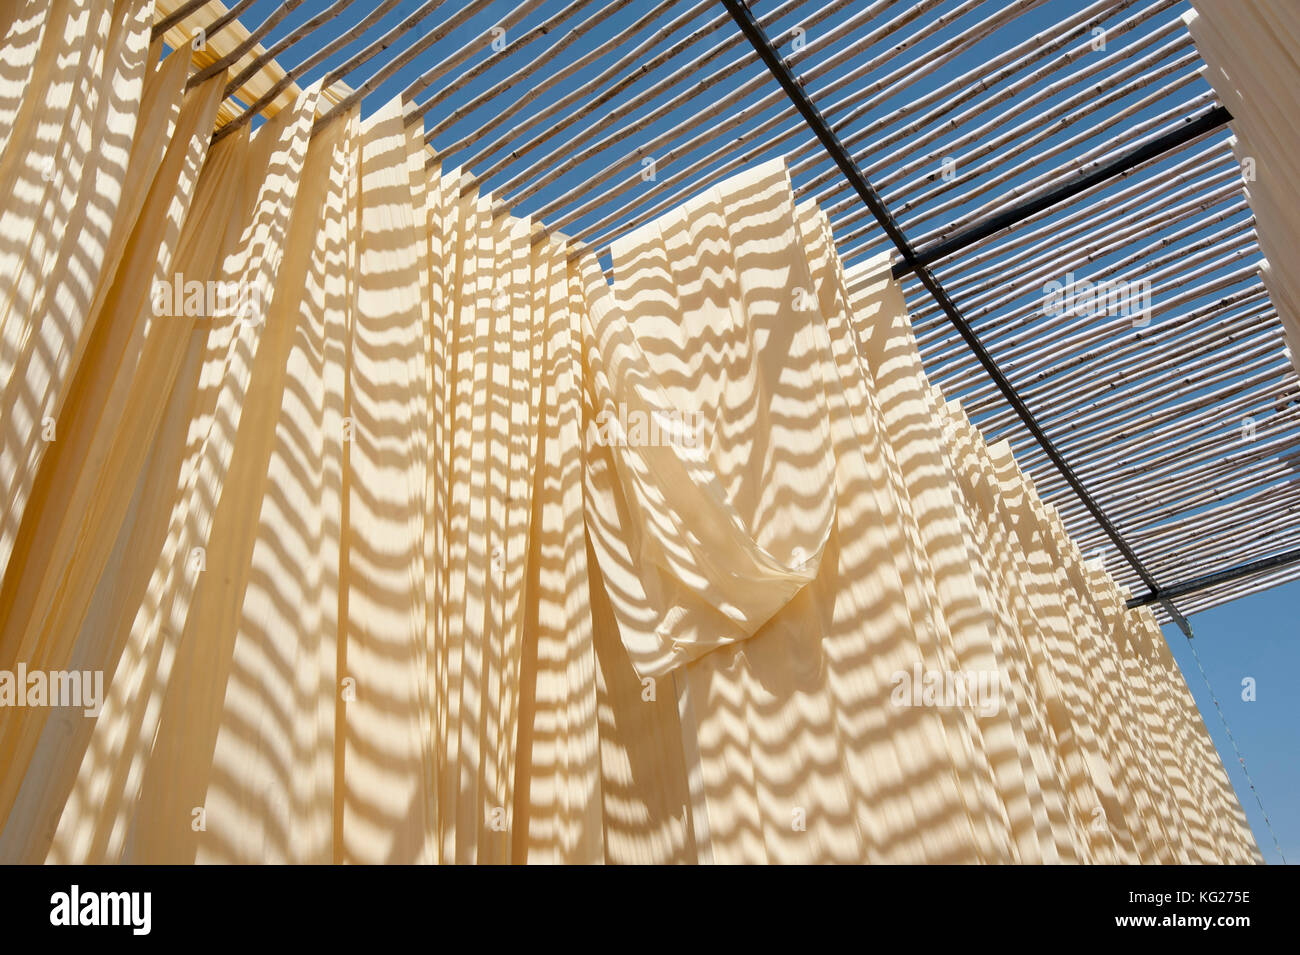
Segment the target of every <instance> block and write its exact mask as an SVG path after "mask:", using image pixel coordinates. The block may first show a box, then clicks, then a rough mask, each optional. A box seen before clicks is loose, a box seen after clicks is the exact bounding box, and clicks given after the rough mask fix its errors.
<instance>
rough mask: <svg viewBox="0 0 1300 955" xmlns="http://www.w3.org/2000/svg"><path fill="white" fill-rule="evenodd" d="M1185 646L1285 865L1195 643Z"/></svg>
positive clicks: (1190, 640) (1280, 848)
mask: <svg viewBox="0 0 1300 955" xmlns="http://www.w3.org/2000/svg"><path fill="white" fill-rule="evenodd" d="M1187 645H1188V646H1189V647H1191V648H1192V659H1193V660H1195V661H1196V668H1197V669H1198V670H1200V671H1201V679H1202V680H1204V681H1205V688H1206V689H1207V690H1209V691H1210V699H1211V700H1213V701H1214V708H1215V709H1216V710H1218V711H1219V722H1220V723H1222V724H1223V732H1224V733H1226V734H1227V735H1228V742H1229V743H1231V744H1232V751H1233V752H1234V753H1236V754H1237V762H1238V763H1240V764H1241V772H1242V773H1243V775H1245V777H1246V783H1247V785H1249V786H1250V791H1251V792H1252V793H1254V794H1255V802H1257V803H1258V804H1259V812H1260V815H1262V816H1263V817H1264V825H1265V826H1266V827H1267V828H1268V834H1269V835H1270V836H1272V837H1273V847H1274V848H1275V849H1277V854H1278V857H1279V858H1280V859H1281V860H1282V864H1283V865H1286V864H1287V861H1286V855H1285V854H1284V853H1283V852H1282V844H1281V843H1280V842H1278V840H1277V833H1276V832H1274V831H1273V823H1272V822H1270V821H1269V818H1268V811H1267V810H1265V809H1264V800H1263V799H1261V798H1260V796H1259V790H1257V789H1256V788H1255V780H1253V779H1251V777H1250V770H1249V769H1247V768H1246V758H1245V757H1244V756H1242V755H1241V749H1240V748H1238V746H1237V739H1236V737H1235V736H1233V735H1232V729H1231V728H1230V727H1229V726H1228V718H1227V717H1226V716H1224V715H1223V707H1222V706H1220V705H1219V697H1218V695H1217V694H1215V692H1214V687H1212V686H1210V678H1209V676H1208V675H1207V674H1206V672H1205V667H1204V665H1202V663H1201V655H1200V654H1199V653H1197V652H1196V641H1195V640H1193V639H1192V638H1191V637H1190V636H1188V638H1187Z"/></svg>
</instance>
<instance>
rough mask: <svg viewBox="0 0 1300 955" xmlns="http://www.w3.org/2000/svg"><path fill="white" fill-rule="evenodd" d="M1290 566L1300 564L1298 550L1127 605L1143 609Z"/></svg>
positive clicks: (1134, 599) (1196, 579) (1218, 572)
mask: <svg viewBox="0 0 1300 955" xmlns="http://www.w3.org/2000/svg"><path fill="white" fill-rule="evenodd" d="M1291 564H1300V548H1296V549H1295V550H1287V551H1283V552H1282V553H1280V554H1274V555H1273V556H1272V557H1261V558H1260V559H1259V560H1251V561H1247V562H1246V563H1244V564H1236V565H1235V566H1232V567H1228V568H1225V569H1224V570H1216V571H1215V572H1214V573H1211V574H1204V575H1202V576H1200V577H1193V578H1192V579H1191V580H1184V581H1182V582H1181V583H1177V584H1171V585H1170V586H1168V587H1162V588H1160V589H1159V590H1156V591H1153V592H1151V593H1145V594H1142V595H1141V596H1138V597H1131V598H1130V599H1129V601H1128V605H1129V606H1130V607H1145V606H1146V605H1147V604H1153V603H1158V602H1162V601H1165V600H1172V599H1173V598H1175V597H1185V596H1187V595H1188V594H1191V593H1195V592H1196V591H1198V590H1205V589H1207V588H1209V587H1215V586H1217V585H1219V584H1226V583H1229V582H1230V581H1233V580H1239V579H1241V578H1242V577H1249V576H1251V575H1252V574H1258V573H1262V572H1263V571H1266V570H1276V569H1277V568H1279V567H1288V566H1290V565H1291Z"/></svg>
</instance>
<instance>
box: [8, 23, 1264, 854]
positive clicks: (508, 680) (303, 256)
mask: <svg viewBox="0 0 1300 955" xmlns="http://www.w3.org/2000/svg"><path fill="white" fill-rule="evenodd" d="M150 19H151V14H150V10H149V7H148V5H147V4H144V5H141V4H133V3H126V2H124V0H123V2H119V3H117V4H111V3H108V2H106V0H102V2H98V3H95V2H91V0H62V2H59V0H49V2H48V3H35V2H33V3H30V4H28V5H27V6H26V7H24V8H23V11H21V12H20V15H16V16H14V17H12V18H10V19H9V20H6V21H4V22H2V23H0V26H2V27H3V28H4V35H5V36H6V37H7V38H8V39H7V42H6V45H5V46H4V47H3V48H2V49H0V58H3V60H4V62H5V63H6V64H8V65H9V66H11V67H12V69H11V70H10V71H9V72H8V73H6V76H14V77H17V79H16V80H6V84H7V85H6V86H5V87H4V88H3V91H2V92H3V96H2V97H0V108H3V109H4V110H6V111H7V115H8V116H10V117H11V118H12V122H11V123H10V125H9V126H8V127H7V130H8V131H7V133H6V140H5V142H4V145H3V151H2V152H0V162H3V163H4V164H5V168H6V169H7V170H10V172H11V174H12V175H15V176H17V177H18V180H19V182H20V186H19V188H16V189H15V190H13V191H12V193H11V194H9V195H5V196H2V197H0V218H2V219H3V221H4V222H5V223H9V224H11V225H12V227H13V229H14V230H15V232H16V234H17V236H18V240H16V241H12V242H10V240H9V238H6V240H5V241H6V242H10V244H9V245H6V246H5V247H4V252H3V254H4V260H3V265H4V282H5V283H6V284H4V285H3V287H0V291H2V292H3V295H4V298H3V300H2V303H3V311H2V312H0V317H2V318H3V330H4V336H5V337H4V348H5V351H4V361H5V365H4V366H3V370H4V376H3V379H0V386H2V387H3V388H4V389H5V394H6V405H5V415H6V418H5V428H4V442H5V443H4V445H3V448H2V449H0V451H2V452H3V455H4V458H3V461H4V470H3V473H2V475H0V477H3V479H4V480H5V481H6V482H8V483H7V484H6V491H7V497H6V505H5V509H4V512H3V521H4V523H3V534H4V537H3V539H2V540H3V542H4V551H3V557H4V560H3V562H0V572H2V573H3V580H2V582H0V675H2V674H13V673H16V672H17V671H18V669H19V667H23V668H25V669H26V670H27V671H29V672H30V671H37V670H39V671H83V670H84V671H92V672H98V673H101V674H102V675H103V678H104V698H103V699H102V701H101V702H102V706H101V707H98V708H97V711H96V712H94V713H91V714H89V715H86V714H83V711H82V709H80V708H72V707H66V706H44V705H41V706H17V705H15V704H14V702H13V701H12V700H11V701H6V700H5V699H4V698H3V696H0V704H3V705H2V706H0V766H2V767H3V775H2V776H0V860H3V861H29V862H39V861H49V862H304V863H319V862H324V863H329V862H349V863H351V862H357V863H384V862H467V863H474V862H485V863H504V862H710V861H711V862H857V861H879V862H995V861H1018V862H1166V861H1254V860H1257V859H1258V854H1257V852H1256V850H1255V848H1254V844H1253V842H1252V841H1251V838H1250V835H1249V831H1248V830H1247V828H1246V826H1245V821H1244V818H1243V817H1242V814H1241V812H1240V809H1239V807H1238V806H1237V803H1236V799H1235V797H1234V795H1233V793H1232V790H1231V787H1230V786H1229V784H1228V781H1227V778H1226V776H1225V775H1224V773H1223V770H1222V767H1221V766H1220V765H1219V763H1218V760H1217V757H1216V756H1215V753H1214V750H1213V747H1212V746H1211V745H1210V743H1209V739H1208V737H1207V735H1206V733H1205V730H1204V727H1203V725H1202V724H1201V721H1200V718H1199V715H1198V714H1197V712H1196V710H1195V706H1194V704H1193V703H1192V700H1191V697H1190V696H1189V695H1188V694H1187V692H1186V689H1185V687H1184V685H1183V683H1182V679H1181V676H1180V675H1179V674H1178V672H1177V668H1176V667H1175V666H1174V665H1173V661H1172V660H1171V658H1170V657H1169V654H1168V651H1167V648H1166V647H1165V645H1164V642H1163V638H1162V636H1161V634H1160V632H1159V630H1158V628H1157V627H1156V625H1155V622H1154V619H1153V618H1152V617H1151V615H1150V614H1149V613H1147V612H1146V611H1137V612H1129V611H1127V610H1125V609H1124V603H1123V595H1122V594H1120V593H1119V592H1118V591H1117V590H1116V589H1115V586H1114V584H1113V583H1112V582H1111V580H1110V579H1109V578H1108V577H1107V576H1106V575H1105V574H1104V573H1103V572H1101V571H1099V570H1094V569H1090V568H1089V567H1088V566H1087V565H1086V564H1085V563H1084V562H1083V560H1082V558H1081V555H1080V554H1079V552H1078V550H1077V548H1075V547H1074V545H1073V544H1072V543H1071V542H1070V541H1069V539H1068V537H1067V536H1066V535H1065V532H1064V530H1063V528H1062V526H1061V524H1060V521H1059V519H1058V518H1057V517H1056V515H1055V514H1054V513H1053V511H1052V510H1051V509H1050V508H1049V507H1046V506H1044V505H1043V504H1042V503H1041V502H1040V501H1039V500H1038V498H1037V497H1036V495H1035V493H1034V490H1033V486H1032V483H1031V482H1030V481H1029V480H1028V479H1027V478H1026V477H1024V476H1023V475H1022V474H1020V472H1019V471H1018V469H1017V468H1016V465H1015V462H1014V461H1013V460H1012V459H1011V457H1010V454H1009V452H1008V451H1007V449H1006V447H1005V445H995V446H993V447H987V446H986V445H985V444H984V442H983V440H982V438H981V437H980V435H979V434H978V432H977V431H975V430H974V429H973V428H972V427H971V426H970V425H969V423H968V422H967V421H966V420H965V418H964V416H963V415H962V413H961V411H960V409H959V408H956V407H954V406H951V405H949V404H947V403H945V402H944V400H943V398H942V396H941V395H938V394H937V393H936V392H934V391H933V389H931V388H930V386H929V384H928V382H927V381H926V379H925V375H924V372H923V370H922V367H921V364H920V359H919V357H918V354H917V351H916V347H915V343H914V341H913V339H912V333H911V327H910V323H909V321H908V318H907V314H906V310H905V308H904V305H903V301H902V298H901V295H900V292H899V289H898V287H897V285H896V284H895V283H894V282H893V280H892V279H890V278H889V271H888V262H886V261H883V260H876V261H872V262H868V263H865V264H864V265H863V266H861V267H859V268H857V269H854V270H853V271H852V272H851V273H849V274H847V275H846V274H845V272H844V270H843V268H842V266H841V264H840V262H839V259H838V257H837V255H836V253H835V249H834V245H833V242H832V241H831V236H830V230H829V226H828V223H827V221H826V218H825V216H824V215H823V214H822V213H821V212H820V211H819V210H818V209H817V208H816V207H815V206H812V205H809V204H804V205H798V206H797V205H796V204H795V201H794V196H793V193H792V191H791V188H790V181H789V177H788V175H787V173H786V170H785V169H784V167H783V166H782V165H781V163H779V162H775V163H768V164H765V165H762V166H760V167H758V168H756V169H753V170H750V171H749V172H746V173H744V174H741V175H739V176H737V177H735V178H733V179H731V180H728V181H727V182H725V183H723V184H721V185H719V186H717V187H714V188H713V189H710V190H708V191H707V192H705V193H703V194H701V195H700V196H698V197H697V198H695V199H693V200H691V201H690V202H688V203H686V204H685V205H683V206H682V207H681V208H679V209H677V210H675V211H673V212H671V213H670V214H668V215H666V216H664V217H663V218H661V219H659V220H657V221H655V222H654V223H651V224H650V225H647V226H645V227H644V228H642V229H640V230H638V231H637V232H635V233H634V234H632V235H629V236H627V237H625V238H624V239H622V240H620V241H619V242H618V243H617V244H616V245H615V247H614V249H613V268H614V273H615V281H614V283H613V284H612V285H611V284H610V283H608V282H607V281H606V279H605V277H604V275H603V273H602V271H601V268H600V266H599V265H598V264H597V262H596V261H595V260H594V259H593V258H592V257H591V256H590V255H588V254H585V253H583V254H574V253H572V252H571V251H570V249H568V248H567V247H566V246H565V245H563V244H561V243H560V242H558V241H556V240H554V239H552V238H549V237H545V236H544V235H542V234H541V233H540V231H539V227H538V226H536V225H535V224H534V223H532V222H531V221H529V220H528V219H516V218H514V217H512V216H509V215H495V214H494V212H493V208H494V205H495V203H494V201H493V199H492V197H491V196H487V195H479V194H478V193H477V192H475V191H473V190H471V191H469V192H468V193H466V194H464V195H462V175H461V171H460V170H456V169H450V170H448V169H441V168H439V167H438V166H437V165H436V164H434V163H431V162H429V161H428V156H429V154H428V152H427V150H426V149H425V148H424V145H423V139H422V135H421V134H420V128H419V126H418V125H413V126H412V127H410V128H408V127H407V124H406V122H405V117H404V115H403V110H402V108H401V106H400V105H399V104H398V103H396V102H394V103H389V104H387V105H385V106H383V107H381V108H379V109H377V110H375V111H373V112H372V113H368V114H367V115H365V116H362V115H360V114H359V113H358V112H357V111H355V110H354V111H353V112H351V113H350V114H348V115H346V116H343V117H341V118H339V119H338V120H336V121H334V122H331V123H329V124H327V125H325V126H324V127H323V128H320V129H317V128H316V121H317V117H318V116H319V114H320V107H321V105H322V103H328V102H330V101H331V96H332V94H330V93H329V92H328V91H323V90H321V89H319V88H316V87H313V88H311V89H307V90H302V91H300V92H299V93H298V94H297V96H296V97H295V98H294V99H293V100H292V101H291V102H288V103H286V104H285V105H284V108H283V109H280V110H279V111H278V112H276V113H275V115H274V116H273V117H272V118H271V119H270V120H269V121H267V122H266V123H265V124H263V125H262V126H261V127H260V128H258V129H257V130H256V131H250V130H249V129H248V128H247V127H246V128H243V129H241V130H239V131H238V132H236V133H234V134H232V135H229V136H226V137H224V138H222V139H221V140H219V141H218V142H216V143H215V144H213V143H212V142H211V132H212V130H213V126H214V124H215V123H218V122H219V121H220V114H219V112H218V105H219V101H220V99H221V92H222V90H223V89H224V85H225V83H226V81H227V78H226V77H225V76H216V77H213V78H212V79H211V80H209V81H207V82H205V83H203V84H201V85H199V86H198V87H197V88H195V89H193V90H190V91H188V92H187V91H185V88H184V87H185V83H186V80H187V78H188V76H189V75H191V71H192V69H193V67H194V64H193V63H192V61H191V59H190V56H191V53H190V51H189V50H187V49H182V50H180V51H179V52H173V53H171V54H169V55H168V56H167V57H166V58H165V59H161V61H160V60H159V57H160V54H161V49H160V47H158V46H155V47H153V48H152V49H151V48H149V46H148V42H147V41H148V29H149V22H150ZM69 35H72V36H79V35H84V36H85V37H86V38H87V43H86V44H85V46H84V49H83V48H82V46H80V45H79V46H78V47H77V49H78V50H79V53H78V57H79V58H77V59H75V60H71V61H69V62H73V63H75V64H78V65H77V67H76V69H77V70H79V71H80V72H77V73H76V75H75V76H74V77H73V78H72V79H70V80H69V82H71V83H75V84H82V85H84V86H85V88H87V89H89V90H90V91H91V95H89V96H85V97H75V96H70V95H64V94H63V93H60V94H59V95H55V96H51V97H48V98H46V97H44V96H43V95H42V92H41V91H36V87H34V86H33V84H34V83H35V78H36V77H45V76H46V75H47V74H48V73H50V71H52V70H55V69H56V67H57V68H59V69H63V68H65V67H64V66H62V65H60V64H63V63H64V59H66V58H64V59H60V57H61V56H62V51H64V49H65V47H66V46H67V44H68V42H69V41H68V37H69ZM56 87H57V89H62V86H57V84H56ZM78 88H80V86H79V87H78ZM47 126H48V127H50V128H54V127H55V126H57V128H59V129H65V130H67V133H66V136H67V138H66V142H67V144H68V149H69V152H68V153H67V155H68V156H69V157H70V156H72V155H73V154H74V152H75V151H76V150H80V152H77V153H76V154H77V155H84V157H85V160H84V161H85V162H89V163H98V164H99V165H100V166H101V167H102V169H101V170H100V171H99V173H97V174H96V175H94V176H90V177H85V176H77V177H75V178H60V176H59V175H56V176H55V177H54V179H52V180H49V181H48V184H47V180H45V179H44V178H42V177H41V175H40V169H41V165H40V164H41V162H42V161H43V160H42V155H43V154H42V153H41V152H40V150H35V147H34V145H33V144H35V143H41V144H45V143H46V142H47V139H46V138H45V137H43V136H42V135H41V134H40V130H42V129H44V128H46V127H47ZM73 144H75V147H76V150H73ZM34 150H35V151H34ZM60 155H63V154H60ZM65 161H67V160H65V159H61V160H60V162H65ZM58 168H59V170H62V171H63V172H66V168H65V167H64V166H59V167H58ZM61 174H62V173H60V175H61ZM78 217H80V219H78ZM82 220H84V224H83V227H81V228H79V229H72V228H68V227H67V226H68V224H69V223H72V222H74V221H82ZM56 226H57V228H56ZM10 234H11V233H10V232H6V233H5V235H6V237H8V236H9V235H10ZM218 283H220V284H218ZM160 286H161V287H162V288H164V289H166V290H170V291H168V292H167V294H165V295H162V296H160V294H159V287H160ZM214 288H216V289H225V288H233V289H238V290H239V291H240V293H241V294H243V295H244V296H245V298H243V299H237V300H236V301H234V302H231V301H227V300H226V299H222V300H221V301H220V302H217V303H214V302H213V301H211V296H212V295H213V292H212V291H211V290H212V289H214ZM38 412H39V414H38ZM42 417H49V418H51V419H52V422H53V430H52V431H45V430H43V428H42V422H41V418H42ZM966 677H971V678H972V679H976V680H984V681H985V682H984V683H983V684H981V685H980V686H981V690H982V691H987V693H985V694H984V695H983V696H981V698H980V699H975V698H974V697H970V698H966V699H959V700H955V701H954V700H952V699H948V698H946V697H945V698H937V697H935V696H933V694H931V695H930V696H927V695H926V691H924V689H923V685H928V684H929V683H930V681H931V680H932V679H933V678H951V679H957V680H960V679H965V678H966ZM908 681H913V682H915V683H916V687H915V688H916V690H917V693H916V694H915V695H914V696H909V694H908V693H906V692H904V690H905V686H906V684H907V682H908ZM3 685H4V684H3V683H0V687H3ZM974 686H975V684H974V683H972V684H970V687H972V688H974ZM972 692H973V689H972Z"/></svg>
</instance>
